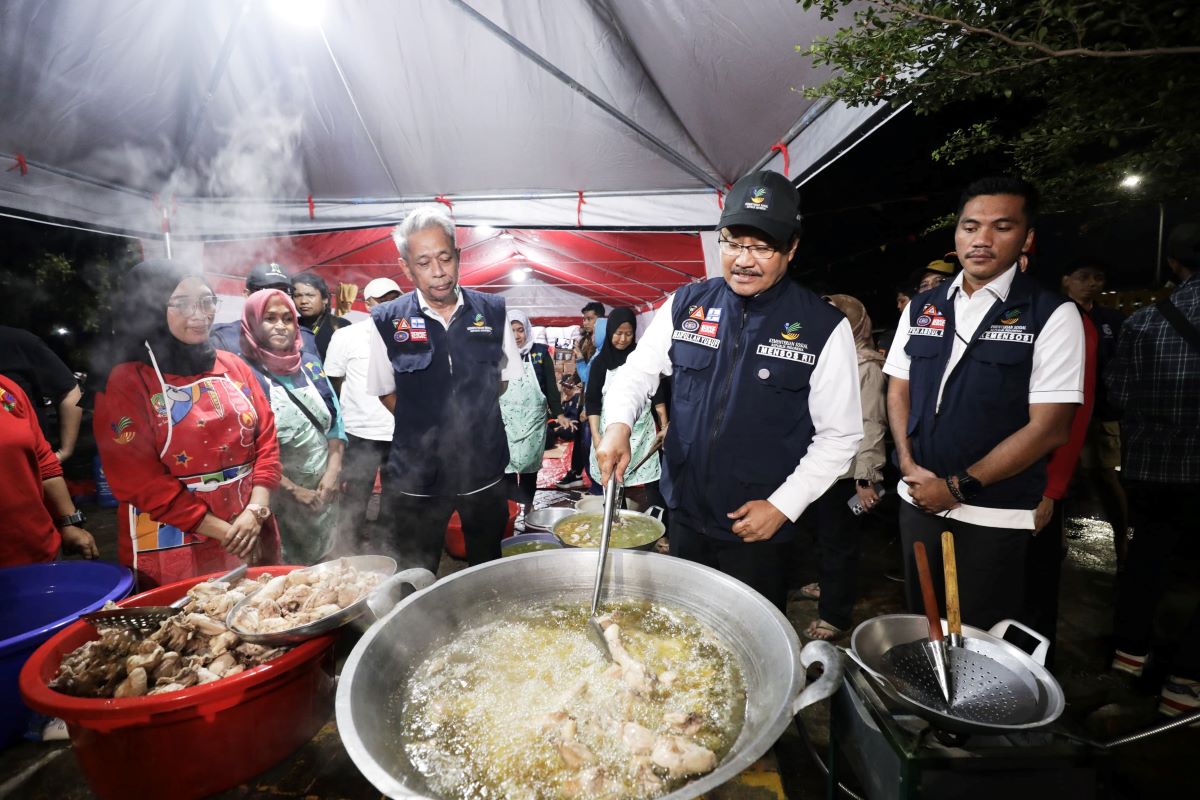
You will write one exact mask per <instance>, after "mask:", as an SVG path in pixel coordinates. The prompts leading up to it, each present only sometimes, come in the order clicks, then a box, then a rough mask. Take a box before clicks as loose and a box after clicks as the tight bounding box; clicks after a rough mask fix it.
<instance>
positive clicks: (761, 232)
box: [597, 171, 862, 610]
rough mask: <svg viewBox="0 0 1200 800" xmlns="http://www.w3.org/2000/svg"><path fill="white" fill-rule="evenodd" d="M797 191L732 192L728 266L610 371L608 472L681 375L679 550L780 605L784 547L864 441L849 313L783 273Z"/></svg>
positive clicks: (671, 463)
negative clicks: (662, 381) (655, 399)
mask: <svg viewBox="0 0 1200 800" xmlns="http://www.w3.org/2000/svg"><path fill="white" fill-rule="evenodd" d="M799 211H800V195H799V193H798V192H797V191H796V188H795V187H794V186H793V185H792V183H791V182H790V181H789V180H788V179H787V178H785V177H784V176H783V175H780V174H779V173H777V172H769V171H763V172H756V173H753V174H751V175H747V176H746V177H744V178H742V179H741V180H739V181H738V182H737V183H736V184H735V185H734V186H733V188H732V189H731V190H730V192H729V197H728V198H727V200H726V201H725V210H724V213H723V214H722V215H721V220H720V222H719V223H718V230H719V241H720V251H721V265H722V268H723V270H724V277H721V278H712V279H710V280H707V281H704V282H702V283H695V284H691V285H688V286H684V287H683V288H681V289H680V290H679V291H677V292H676V293H675V294H674V295H672V296H671V297H669V298H668V299H667V301H666V302H665V303H664V304H663V305H662V307H661V308H659V310H658V312H657V314H656V315H655V317H654V320H653V321H652V322H651V324H650V326H649V328H648V329H647V330H646V333H645V335H644V336H643V337H642V339H641V341H640V342H639V343H638V347H637V350H635V351H634V352H633V354H631V355H630V356H629V360H628V361H627V362H626V363H625V365H624V367H623V368H622V369H620V370H618V371H616V372H614V373H613V374H612V375H611V376H610V377H609V379H608V386H607V395H606V397H605V401H604V402H605V410H606V412H607V414H608V419H609V424H608V427H607V428H606V429H605V431H604V438H603V440H602V441H601V443H600V447H599V449H598V452H597V460H598V462H599V465H600V471H601V477H602V480H605V481H607V480H608V477H609V475H611V474H612V473H613V472H614V471H615V473H616V477H617V479H618V480H620V479H621V478H622V476H623V475H624V472H625V470H626V468H627V467H628V465H629V458H630V448H629V436H630V430H631V428H632V424H633V421H634V420H635V419H636V418H637V416H638V414H639V413H640V412H641V410H642V408H643V407H644V406H645V404H646V403H648V402H650V396H651V395H652V394H653V393H654V390H655V388H656V387H657V386H658V381H659V376H660V375H669V376H672V378H673V381H674V383H673V387H672V390H673V391H672V397H671V411H670V418H671V426H670V427H669V428H668V429H667V436H666V440H665V443H664V445H663V453H664V457H663V476H662V483H661V488H662V492H663V495H664V497H665V498H666V500H667V505H668V506H669V507H670V511H671V517H670V519H671V529H670V532H669V534H670V546H671V554H672V555H676V556H680V557H682V558H686V559H689V560H692V561H697V562H699V563H702V564H707V565H709V566H712V567H715V568H717V569H720V570H721V571H722V572H725V573H727V574H729V575H732V576H733V577H735V578H738V579H739V580H741V581H743V582H744V583H747V584H749V585H750V586H751V587H752V588H754V589H756V590H758V591H759V592H760V593H762V594H763V595H764V596H765V597H766V598H767V599H769V600H770V601H771V602H773V603H774V604H775V605H776V606H777V607H778V608H780V609H781V610H782V609H783V608H784V607H785V605H786V601H787V583H788V581H787V577H788V576H787V573H786V562H787V560H786V559H785V558H784V553H783V548H784V545H785V544H786V543H787V542H788V541H790V540H791V539H793V538H794V537H795V536H796V532H797V527H796V520H797V519H798V518H799V517H800V515H801V514H802V513H803V512H804V510H805V509H806V508H807V507H808V506H809V505H810V504H811V503H812V502H813V501H815V500H816V499H817V498H819V497H820V496H821V495H822V494H824V493H825V491H826V490H827V489H829V487H830V486H831V485H832V484H833V482H834V481H835V480H837V478H838V476H840V475H841V474H842V473H843V472H844V471H845V470H846V467H847V466H848V465H849V464H850V460H851V459H852V458H853V457H854V454H855V452H856V451H857V448H858V442H859V440H860V439H862V413H861V407H860V404H859V393H858V361H857V357H856V355H855V350H854V336H853V334H852V333H851V331H850V324H849V323H848V322H847V321H846V319H845V317H843V316H842V314H841V312H839V311H838V310H837V309H836V308H834V307H833V306H831V305H829V304H828V303H826V302H824V301H823V300H822V299H821V298H820V297H818V296H817V295H816V294H814V293H813V292H811V291H809V290H808V289H805V288H803V287H801V286H800V285H799V284H797V283H796V282H794V281H791V280H788V278H787V269H788V263H789V262H790V261H791V259H792V256H794V255H795V253H796V248H797V246H798V245H799V242H800V214H799Z"/></svg>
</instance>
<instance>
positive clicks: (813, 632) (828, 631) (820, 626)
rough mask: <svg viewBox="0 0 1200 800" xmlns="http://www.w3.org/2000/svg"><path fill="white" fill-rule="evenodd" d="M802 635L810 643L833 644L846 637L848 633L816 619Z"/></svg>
mask: <svg viewBox="0 0 1200 800" xmlns="http://www.w3.org/2000/svg"><path fill="white" fill-rule="evenodd" d="M801 635H802V636H804V638H805V639H808V640H809V641H820V642H832V641H835V640H837V639H840V638H842V637H843V636H845V635H846V631H844V630H842V629H841V628H839V627H837V626H836V625H830V624H829V623H828V622H826V621H825V620H823V619H814V620H813V621H812V622H810V623H809V624H808V627H807V628H805V629H804V633H803V634H801Z"/></svg>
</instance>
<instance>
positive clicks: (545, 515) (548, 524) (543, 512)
mask: <svg viewBox="0 0 1200 800" xmlns="http://www.w3.org/2000/svg"><path fill="white" fill-rule="evenodd" d="M577 513H579V512H578V511H576V510H575V509H574V508H570V507H566V508H539V509H537V510H536V511H530V512H529V513H528V514H526V515H525V530H526V531H534V532H536V531H545V532H546V533H553V532H554V523H556V522H558V521H559V520H560V519H562V518H563V517H570V516H572V515H574V514H577Z"/></svg>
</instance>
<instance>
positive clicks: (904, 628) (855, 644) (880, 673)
mask: <svg viewBox="0 0 1200 800" xmlns="http://www.w3.org/2000/svg"><path fill="white" fill-rule="evenodd" d="M942 626H943V628H945V626H946V621H945V620H942ZM1010 628H1018V629H1020V630H1022V631H1024V632H1025V633H1027V634H1028V635H1030V636H1032V637H1033V638H1034V639H1036V640H1037V641H1038V645H1037V647H1035V648H1034V650H1033V652H1032V653H1026V652H1025V651H1024V650H1022V649H1021V648H1020V647H1017V646H1016V645H1015V644H1012V643H1011V642H1009V641H1006V640H1005V639H1004V634H1005V633H1007V632H1008V630H1009V629H1010ZM928 635H929V623H928V622H927V621H926V618H925V616H924V615H923V614H885V615H883V616H879V617H875V618H873V619H869V620H867V621H865V622H863V623H861V624H860V625H859V626H858V627H857V628H855V629H854V634H853V635H852V636H851V637H850V649H849V650H848V651H847V655H848V656H849V657H850V658H851V659H852V660H853V661H854V662H855V663H856V664H858V665H859V666H860V667H862V668H863V670H864V671H866V673H867V674H868V675H870V676H871V677H872V678H873V679H874V680H875V682H876V684H878V686H879V687H880V688H881V689H882V690H883V691H884V692H885V693H887V695H888V696H889V697H891V698H892V699H893V700H895V701H896V702H897V703H900V704H901V705H902V706H904V707H906V708H908V709H910V710H911V711H912V712H913V713H915V714H916V715H917V716H919V717H921V718H923V719H925V720H927V721H929V722H930V723H932V724H933V725H936V726H937V727H939V728H942V729H944V730H947V731H951V732H954V733H1008V732H1013V731H1024V730H1032V729H1034V728H1040V727H1042V726H1044V725H1049V724H1050V723H1051V722H1054V720H1056V719H1058V717H1059V715H1060V714H1062V712H1063V707H1064V705H1065V698H1064V695H1063V690H1062V687H1061V686H1059V684H1058V681H1057V680H1055V679H1054V676H1053V675H1051V674H1050V671H1049V670H1047V669H1046V667H1045V661H1046V653H1047V652H1048V651H1049V649H1050V642H1049V640H1047V639H1046V637H1044V636H1042V635H1041V634H1039V633H1037V632H1036V631H1034V630H1032V629H1030V628H1028V627H1026V626H1024V625H1022V624H1021V623H1019V622H1017V621H1016V620H1011V619H1006V620H1003V621H1002V622H998V623H996V624H995V625H993V626H992V628H991V630H988V631H985V630H982V629H980V628H973V627H971V626H970V625H964V626H963V646H964V647H966V648H967V649H968V650H970V651H972V652H974V653H979V654H981V655H984V656H987V657H988V658H990V659H992V660H993V661H995V662H997V663H998V664H1000V665H1001V666H1002V667H1004V668H1005V670H1006V671H1007V672H1009V673H1012V675H1013V676H1015V678H1014V679H1015V680H1018V681H1021V682H1022V684H1023V688H1025V689H1027V690H1028V691H1029V692H1031V693H1032V694H1033V695H1034V696H1036V698H1037V701H1036V704H1035V708H1034V710H1033V711H1032V712H1031V714H1030V716H1029V719H1028V721H1026V722H1023V723H1020V724H996V723H986V724H985V723H981V722H977V721H973V720H968V719H964V718H962V717H960V716H955V715H954V713H953V709H951V710H950V712H946V711H943V710H941V709H939V708H934V707H932V706H930V705H928V704H926V703H922V702H920V701H919V700H917V699H915V698H914V697H912V696H910V695H908V694H906V693H905V692H903V691H901V690H900V688H898V686H897V682H896V681H895V680H894V679H892V678H889V676H888V666H887V659H885V658H884V656H885V654H886V653H887V652H888V651H890V650H891V649H892V648H894V647H897V646H899V645H904V644H907V643H909V642H916V641H920V640H923V639H925V638H926V637H927V636H928ZM998 691H1000V689H998Z"/></svg>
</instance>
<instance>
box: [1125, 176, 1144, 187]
mask: <svg viewBox="0 0 1200 800" xmlns="http://www.w3.org/2000/svg"><path fill="white" fill-rule="evenodd" d="M1141 182H1142V176H1141V175H1126V176H1125V177H1124V178H1122V179H1121V188H1122V189H1136V188H1137V187H1138V186H1139V185H1140V184H1141Z"/></svg>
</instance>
